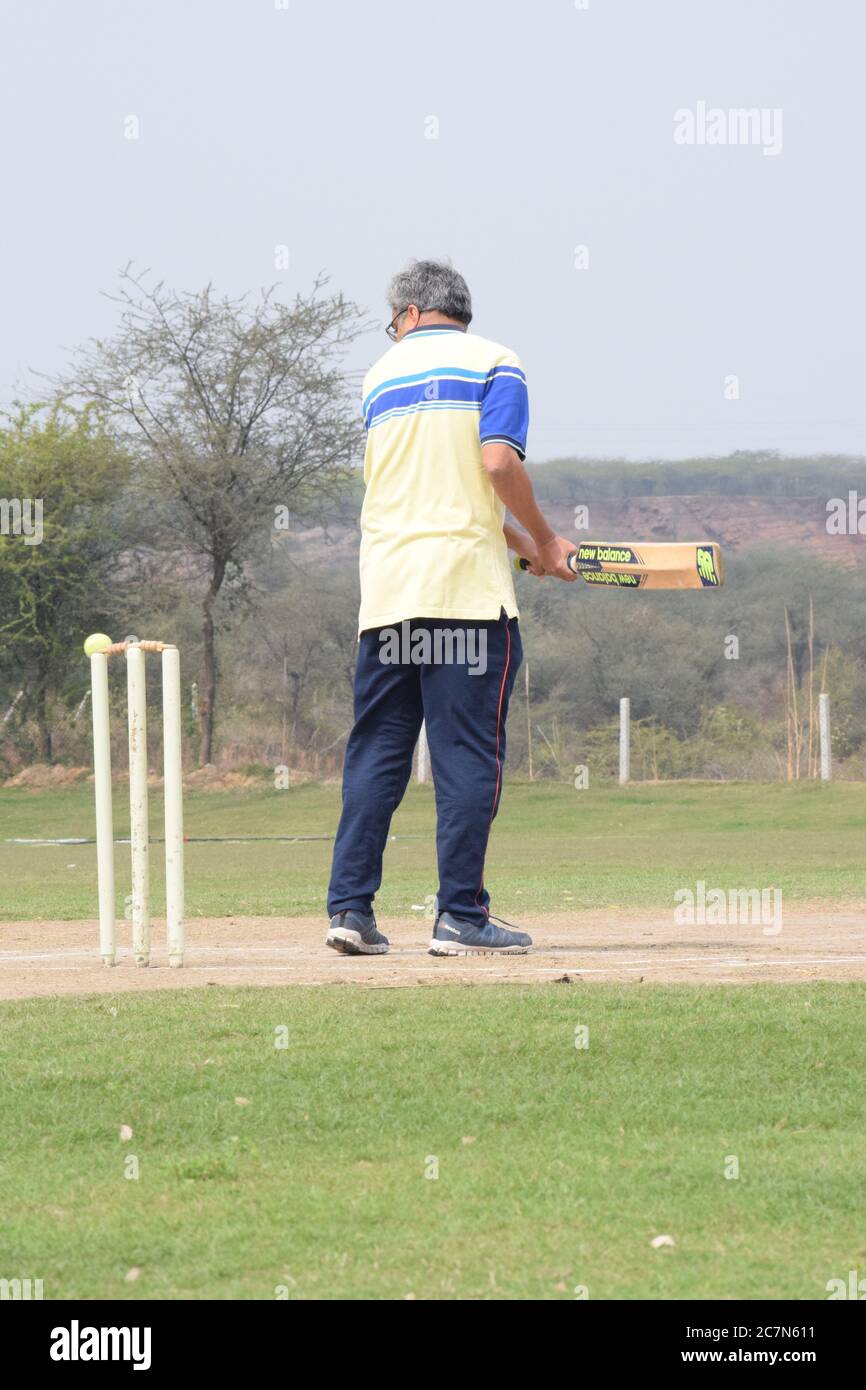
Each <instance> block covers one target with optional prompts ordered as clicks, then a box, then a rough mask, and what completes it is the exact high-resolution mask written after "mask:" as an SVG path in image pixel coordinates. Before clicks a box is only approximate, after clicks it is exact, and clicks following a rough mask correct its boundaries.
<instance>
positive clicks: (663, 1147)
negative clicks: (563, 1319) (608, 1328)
mask: <svg viewBox="0 0 866 1390" xmlns="http://www.w3.org/2000/svg"><path fill="white" fill-rule="evenodd" d="M862 1010H863V991H862V989H860V988H859V987H855V986H848V987H832V986H827V985H823V986H822V985H817V986H795V987H789V988H780V987H746V988H740V989H736V990H734V989H731V990H725V989H692V988H680V989H675V988H668V989H650V988H641V989H636V988H633V989H625V988H616V987H595V988H593V989H591V990H585V989H576V988H570V987H567V986H563V985H549V986H544V987H538V988H523V987H521V986H509V987H490V988H486V989H483V990H482V989H457V988H447V987H445V988H442V989H437V990H435V991H433V990H427V991H412V990H393V991H384V992H375V991H374V992H361V991H355V990H351V991H348V990H344V989H343V990H336V989H335V990H326V989H318V990H317V989H305V990H292V991H288V990H279V989H268V990H236V991H226V992H222V991H221V992H219V993H217V992H216V991H196V992H194V993H189V992H183V993H170V994H169V993H162V994H159V995H155V994H151V995H143V996H140V997H137V998H132V997H130V996H124V997H123V998H120V997H119V998H118V999H117V1000H116V1001H114V1002H112V1001H111V1000H106V999H99V1000H93V999H91V1000H84V1001H77V1002H76V1001H70V1000H64V1001H62V1002H54V1003H39V1004H35V1003H22V1004H17V1005H5V1006H3V1008H2V1040H3V1046H2V1050H3V1057H2V1072H3V1076H4V1092H5V1097H4V1104H3V1108H2V1119H0V1151H2V1156H3V1157H2V1174H3V1223H2V1230H0V1270H2V1271H3V1273H4V1274H6V1275H10V1274H11V1273H12V1272H18V1273H19V1274H20V1275H22V1276H24V1275H33V1276H39V1277H42V1278H43V1279H44V1280H45V1296H46V1297H47V1298H52V1297H54V1298H57V1297H69V1298H97V1297H104V1298H142V1297H143V1298H214V1297H216V1298H265V1299H267V1298H273V1297H275V1290H276V1289H277V1288H278V1287H279V1286H281V1285H283V1286H285V1287H286V1288H287V1289H288V1291H289V1296H290V1297H292V1298H300V1299H309V1298H314V1299H331V1298H334V1299H336V1298H403V1297H404V1296H406V1295H409V1294H414V1295H415V1296H416V1297H417V1298H419V1299H421V1298H444V1299H452V1298H461V1299H498V1298H513V1299H557V1298H561V1299H571V1298H574V1297H575V1292H574V1291H575V1288H576V1286H578V1285H586V1286H587V1287H588V1289H589V1295H590V1297H591V1298H601V1299H606V1298H638V1297H644V1298H645V1297H651V1298H663V1299H668V1298H710V1297H718V1298H757V1297H771V1298H794V1299H815V1298H822V1297H826V1293H825V1291H824V1289H825V1285H826V1282H827V1280H828V1279H830V1278H833V1277H836V1276H839V1277H846V1278H847V1272H848V1270H849V1269H856V1268H858V1267H859V1268H861V1269H862V1268H863V1267H864V1262H866V1235H864V1231H863V1222H862V1199H861V1192H860V1183H859V1179H858V1174H859V1173H861V1172H862V1171H863V1165H864V1163H866V1133H864V1127H863V1091H862V1076H863V1071H864V1066H866V1040H864V1033H863V1028H862ZM577 1024H584V1025H587V1026H588V1028H589V1047H588V1049H586V1050H583V1049H577V1048H575V1046H574V1030H575V1026H576V1025H577ZM279 1028H285V1029H286V1030H287V1040H288V1046H287V1048H286V1049H284V1050H283V1049H278V1048H276V1047H275V1038H276V1036H277V1034H276V1030H277V1029H279ZM238 1098H240V1099H242V1100H244V1101H246V1102H247V1104H238ZM122 1124H129V1125H130V1126H131V1127H132V1129H133V1132H134V1133H133V1138H132V1139H131V1140H129V1141H127V1142H122V1141H121V1140H120V1138H119V1129H120V1126H121V1125H122ZM130 1155H133V1156H135V1157H136V1158H137V1160H138V1163H139V1165H140V1166H139V1170H138V1171H139V1175H138V1177H132V1178H127V1177H125V1176H124V1169H125V1165H126V1164H127V1162H128V1157H129V1156H130ZM730 1156H736V1157H737V1159H738V1161H739V1164H740V1176H739V1178H737V1179H727V1178H726V1177H725V1175H724V1169H725V1163H726V1162H727V1161H729V1159H730ZM432 1159H436V1160H438V1178H435V1179H432V1178H425V1168H426V1170H427V1171H431V1167H430V1165H431V1160H432ZM659 1234H668V1235H671V1236H672V1237H673V1238H674V1240H675V1241H676V1246H675V1247H674V1248H673V1249H662V1250H653V1249H652V1248H651V1246H650V1241H651V1239H652V1238H653V1237H654V1236H656V1235H659ZM131 1268H136V1269H139V1270H140V1271H141V1273H140V1277H139V1278H138V1280H137V1281H136V1282H135V1283H134V1284H128V1283H126V1282H125V1275H126V1273H127V1271H128V1270H129V1269H131Z"/></svg>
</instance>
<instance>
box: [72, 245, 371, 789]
mask: <svg viewBox="0 0 866 1390" xmlns="http://www.w3.org/2000/svg"><path fill="white" fill-rule="evenodd" d="M326 285H327V281H326V280H325V279H323V278H321V277H320V278H319V279H317V280H316V282H315V284H314V286H313V289H312V291H311V292H310V294H308V295H306V296H302V295H300V294H299V295H297V296H296V298H295V300H294V302H293V303H292V305H291V306H288V307H287V306H286V305H283V304H281V303H279V302H278V301H277V300H276V299H275V298H274V292H273V290H269V291H262V292H260V294H259V296H258V298H257V299H256V300H255V301H254V302H250V300H249V297H248V296H243V297H242V298H239V299H229V298H221V299H219V298H217V297H216V296H215V294H214V291H213V288H212V286H210V285H208V286H207V287H206V288H205V289H203V290H201V291H198V292H196V293H177V292H175V291H173V290H168V289H166V288H165V287H164V285H163V284H162V283H160V284H158V285H156V286H155V287H154V288H152V289H150V288H148V287H147V286H146V284H145V283H144V277H143V276H141V275H134V274H133V273H132V271H131V270H130V268H129V267H127V269H126V270H125V271H124V272H123V273H122V275H121V289H120V292H119V294H118V295H115V296H110V298H112V299H113V300H114V301H115V302H116V303H118V304H120V306H121V311H122V312H121V322H120V328H119V331H118V332H117V334H116V335H115V337H113V338H112V339H110V340H107V341H102V340H95V341H93V342H91V343H90V344H88V345H86V346H85V347H84V348H82V349H81V350H79V352H78V353H77V355H76V358H75V363H74V368H73V371H72V373H71V374H70V376H69V377H68V378H67V379H65V380H64V382H63V383H62V387H63V389H64V391H65V392H67V393H68V394H70V395H71V396H74V397H84V398H85V399H89V400H94V401H96V402H98V403H99V404H100V406H101V407H102V408H103V409H105V410H106V411H107V412H108V413H109V415H110V417H111V419H112V420H113V422H114V427H115V428H116V429H117V430H118V432H119V436H120V438H121V439H122V441H123V444H124V447H125V448H126V449H127V450H128V451H129V452H130V454H131V455H132V457H133V458H134V459H135V461H136V476H137V482H138V485H139V486H140V487H141V489H142V493H143V500H144V501H146V503H147V505H148V507H149V514H148V526H147V528H146V529H145V533H144V536H143V537H142V539H143V541H145V542H146V543H150V544H158V543H165V542H166V541H168V542H169V543H171V544H173V545H175V547H180V548H181V549H182V550H183V551H185V552H186V554H187V555H188V556H189V557H190V558H191V561H192V563H193V569H194V574H193V579H194V580H196V579H197V580H198V583H199V591H200V602H201V633H202V645H203V658H202V664H203V669H202V676H201V680H200V682H199V718H200V732H201V745H200V761H201V762H202V763H209V762H211V761H212V756H213V745H214V721H215V712H216V699H217V677H218V672H217V656H216V620H217V615H216V612H215V605H216V603H217V599H218V598H219V596H220V595H221V594H222V593H223V592H224V589H225V591H226V592H227V593H229V594H230V595H231V594H237V593H238V592H239V591H242V590H243V589H244V588H245V580H246V569H247V566H248V564H249V562H250V560H251V559H252V558H253V557H254V556H255V555H256V554H257V553H261V550H262V548H263V547H265V546H267V545H269V544H270V540H271V537H272V534H273V528H274V518H275V509H278V508H282V509H288V508H291V509H292V511H294V512H299V511H300V512H303V513H305V514H307V515H321V514H322V512H323V511H324V510H325V508H326V506H327V503H328V501H329V500H330V499H332V498H333V497H334V496H335V494H336V492H337V491H338V489H339V486H340V484H341V483H343V482H344V481H345V479H346V477H347V476H348V469H349V466H350V464H351V463H352V462H353V461H354V460H355V458H356V457H357V455H358V452H359V449H360V442H361V425H360V420H359V419H358V418H357V417H358V412H357V407H356V405H355V402H354V400H353V398H352V395H350V390H349V387H350V378H349V377H348V376H347V375H346V374H345V372H344V371H343V370H342V366H341V359H342V357H343V354H344V352H345V349H346V347H347V346H348V345H349V344H350V343H351V342H352V341H353V340H354V339H355V338H356V337H357V336H358V334H359V333H360V332H362V331H363V329H364V328H365V327H366V325H365V324H363V323H362V320H361V316H360V311H359V310H358V308H357V307H356V306H355V305H354V304H351V303H350V302H348V301H346V300H345V299H344V298H343V296H342V295H340V294H327V293H326V292H325V287H326Z"/></svg>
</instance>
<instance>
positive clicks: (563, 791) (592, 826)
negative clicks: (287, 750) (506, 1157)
mask: <svg viewBox="0 0 866 1390" xmlns="http://www.w3.org/2000/svg"><path fill="white" fill-rule="evenodd" d="M339 814H340V789H339V787H337V786H333V785H328V786H321V785H312V784H309V785H301V786H298V787H294V788H291V789H290V790H289V791H283V792H277V791H273V790H270V789H268V788H264V789H261V790H245V791H226V792H211V793H203V792H198V793H190V794H188V796H187V798H186V832H187V834H188V835H189V836H192V837H196V836H202V837H204V836H213V837H232V836H256V835H259V836H262V835H298V836H323V837H331V836H333V834H334V831H335V830H336V826H337V822H338V819H339ZM161 817H162V798H161V795H160V794H159V793H158V792H153V793H152V794H151V830H152V832H153V834H154V835H159V834H161V828H162V827H161ZM115 825H116V832H117V834H118V836H120V835H126V834H128V826H129V822H128V813H127V811H126V806H125V788H123V787H122V786H118V787H117V789H116V793H115ZM93 832H94V822H93V805H92V788H91V787H90V786H89V785H88V784H83V785H76V786H73V787H70V788H66V789H63V790H58V791H50V792H33V791H25V790H20V789H11V788H5V789H0V881H2V883H3V893H2V898H0V920H6V921H10V920H18V919H37V920H38V919H48V920H51V919H58V920H72V919H75V918H82V917H93V916H95V913H96V884H95V879H96V856H95V850H94V847H93V846H92V845H76V846H70V845H62V846H51V847H39V848H34V847H28V846H21V845H10V844H4V843H2V841H3V840H5V839H8V838H13V837H17V838H27V839H35V838H38V837H40V836H44V837H46V838H59V837H70V836H82V837H89V836H92V835H93ZM392 832H393V834H394V836H395V837H396V838H394V839H392V840H391V841H389V844H388V848H387V850H386V855H385V879H384V883H383V886H382V889H381V892H380V894H379V895H378V897H377V908H378V909H379V911H380V912H382V913H383V914H385V915H392V916H393V915H400V914H406V913H408V912H410V911H411V906H412V904H413V903H418V902H423V900H424V897H425V895H426V894H428V893H432V892H435V889H436V859H435V847H434V833H435V813H434V800H433V792H432V789H431V788H429V787H418V786H413V787H411V788H410V789H409V792H408V794H407V797H406V800H405V801H404V803H403V805H402V806H401V808H400V810H399V811H398V813H397V815H396V816H395V818H394V821H393V824H392ZM864 834H866V797H864V793H863V788H862V787H861V786H860V785H859V784H854V783H839V784H836V785H833V786H829V787H824V786H821V785H819V784H815V783H810V784H807V783H803V784H800V785H796V784H795V785H786V784H784V783H775V784H760V783H719V784H695V783H669V784H665V785H645V786H631V787H626V788H620V787H617V786H612V785H605V786H601V787H598V788H595V789H592V790H587V791H575V790H573V789H572V788H571V787H569V786H563V785H560V784H554V783H548V782H545V783H522V784H521V783H513V784H511V785H507V786H506V791H505V795H504V797H503V801H502V807H501V811H500V814H499V817H498V818H497V820H496V822H495V824H494V828H493V834H492V838H491V842H490V851H489V855H488V862H487V874H486V880H487V886H488V888H489V889H490V891H491V893H492V896H493V907H494V910H495V911H498V912H500V913H501V914H503V915H504V916H506V917H508V916H523V917H531V915H532V913H533V912H535V911H552V910H556V909H565V908H569V907H576V908H592V907H608V906H611V905H619V906H622V907H634V906H644V907H653V906H658V907H668V906H670V905H671V904H672V902H673V895H674V893H675V891H676V890H677V889H678V888H681V887H684V886H688V885H694V884H695V882H696V881H697V880H698V879H703V880H704V881H705V882H706V884H707V885H708V887H713V886H716V887H723V888H726V889H727V888H732V887H760V888H763V887H775V886H778V887H781V889H782V891H783V895H784V898H785V900H786V901H788V902H792V901H797V900H801V901H802V900H806V899H813V900H815V899H821V900H825V901H827V902H838V903H840V904H841V903H845V902H851V901H863V900H864V899H866V861H864V856H863V853H862V847H863V843H864ZM331 849H332V840H331V839H330V838H323V839H321V840H312V841H306V842H304V841H300V842H297V843H293V844H281V843H273V842H264V841H250V842H249V843H244V844H220V843H206V844H197V843H190V844H189V845H188V846H187V855H186V859H187V865H186V867H187V906H188V913H189V915H190V916H233V915H238V914H245V915H254V916H259V915H261V916H271V915H276V916H287V915H288V916H291V915H306V914H309V913H315V912H319V911H323V900H324V895H325V889H326V886H327V881H328V872H329V866H330V857H331ZM115 858H116V872H117V892H118V908H121V906H122V903H123V900H124V898H125V896H126V895H127V894H128V892H129V887H130V884H129V872H130V871H129V849H128V846H121V845H118V846H117V847H116V855H115ZM151 859H152V876H153V885H154V908H155V911H157V912H159V911H160V910H161V906H162V892H163V889H162V865H161V846H159V845H157V844H154V845H153V846H152V850H151Z"/></svg>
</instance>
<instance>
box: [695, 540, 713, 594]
mask: <svg viewBox="0 0 866 1390" xmlns="http://www.w3.org/2000/svg"><path fill="white" fill-rule="evenodd" d="M695 560H696V564H697V568H698V578H699V579H700V581H701V583H702V584H703V585H704V587H705V588H706V587H707V585H717V584H718V582H719V576H718V575H717V574H716V566H715V561H714V560H713V552H712V551H711V550H709V549H708V548H707V547H706V546H704V545H699V546H698V548H697V553H696V556H695Z"/></svg>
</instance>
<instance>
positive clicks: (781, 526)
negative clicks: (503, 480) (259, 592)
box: [291, 453, 866, 566]
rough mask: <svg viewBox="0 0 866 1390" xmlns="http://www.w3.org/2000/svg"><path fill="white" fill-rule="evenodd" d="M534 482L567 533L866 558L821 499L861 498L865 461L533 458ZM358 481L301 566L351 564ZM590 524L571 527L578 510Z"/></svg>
mask: <svg viewBox="0 0 866 1390" xmlns="http://www.w3.org/2000/svg"><path fill="white" fill-rule="evenodd" d="M529 472H530V476H531V478H532V483H533V487H534V488H535V492H536V495H537V496H538V498H539V501H540V502H541V504H542V506H543V507H544V509H545V512H546V513H547V515H548V516H549V517H550V520H551V522H552V523H553V524H554V525H555V526H556V528H557V530H559V531H560V532H561V533H562V534H563V535H565V536H568V535H574V536H575V537H576V538H577V536H578V534H580V535H582V536H583V537H584V538H589V537H591V536H592V537H596V536H597V537H604V538H605V539H609V540H624V541H625V540H633V539H644V540H661V539H664V538H670V539H672V540H703V539H708V540H714V541H719V542H720V544H721V545H723V546H724V547H726V548H727V549H730V550H739V549H745V548H749V547H760V546H762V545H765V546H768V547H769V546H772V547H777V546H793V547H796V548H798V549H800V550H802V551H805V552H808V553H810V554H812V555H814V556H816V557H820V558H822V559H824V560H826V561H828V562H830V563H838V564H843V565H846V566H854V565H858V564H866V536H861V535H853V536H836V535H828V533H827V525H826V522H827V502H828V499H830V498H832V497H842V498H846V497H847V495H848V493H849V491H851V490H853V491H856V492H858V494H859V495H860V496H861V497H866V458H846V457H836V456H829V455H828V456H820V457H816V458H792V457H784V456H782V455H779V454H772V453H736V454H732V455H730V456H728V457H725V458H713V459H682V460H677V461H675V462H668V461H664V462H658V463H632V462H629V461H627V460H623V459H610V460H604V459H564V460H562V459H560V460H556V461H554V462H551V463H546V464H530V465H529ZM362 501H363V485H362V482H361V479H360V476H359V477H358V479H357V481H356V482H355V483H354V484H353V486H352V487H351V489H350V495H349V497H348V498H346V499H345V501H344V503H343V506H342V508H341V511H340V516H339V521H338V523H337V524H336V525H332V526H330V527H329V528H328V530H327V532H325V531H323V530H321V529H316V530H312V531H300V532H296V533H294V536H293V537H292V538H291V539H292V540H293V542H294V543H295V544H297V543H298V542H300V543H301V544H302V545H303V548H304V555H305V558H304V563H306V564H311V565H315V564H319V563H326V564H330V565H334V564H336V565H338V566H342V565H343V564H346V563H349V562H354V560H355V558H356V554H357V548H358V540H359V535H358V518H359V516H360V509H361V503H362ZM578 505H585V506H587V507H588V509H589V527H588V529H587V530H582V531H581V532H580V533H577V532H575V529H574V508H575V507H576V506H578Z"/></svg>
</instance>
